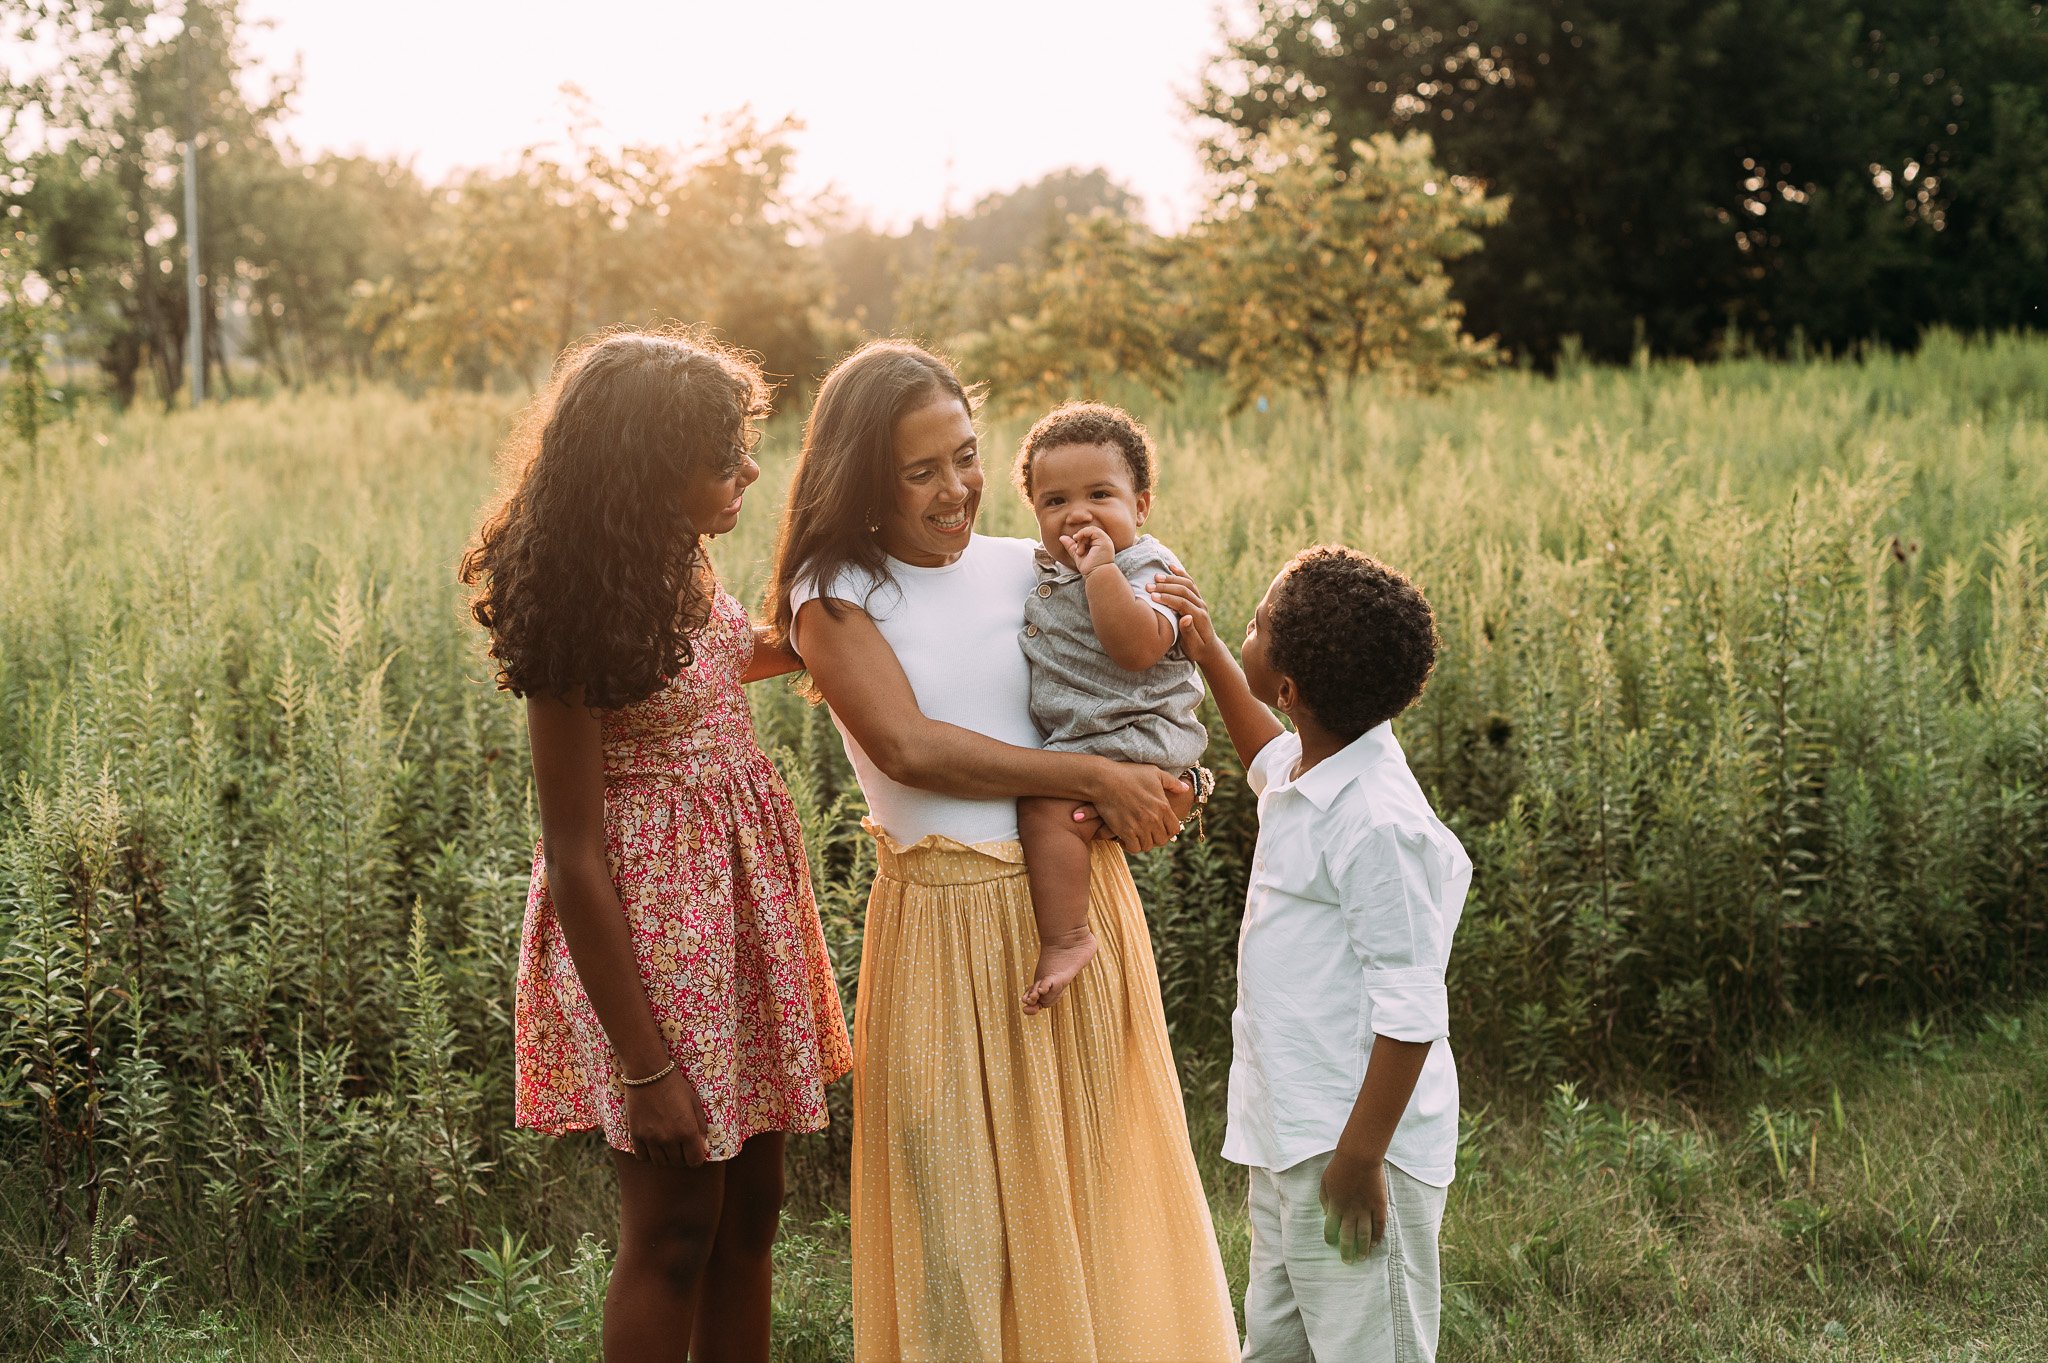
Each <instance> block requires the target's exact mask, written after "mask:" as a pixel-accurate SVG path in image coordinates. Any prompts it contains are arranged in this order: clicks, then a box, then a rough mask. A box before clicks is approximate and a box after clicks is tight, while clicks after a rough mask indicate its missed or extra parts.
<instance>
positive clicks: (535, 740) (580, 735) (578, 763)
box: [526, 695, 710, 1166]
mask: <svg viewBox="0 0 2048 1363" xmlns="http://www.w3.org/2000/svg"><path fill="white" fill-rule="evenodd" d="M526 731H527V736H528V740H529V742H530V744H531V746H532V748H533V784H534V791H535V794H536V795H537V796H538V798H539V801H540V827H541V847H542V849H543V856H544V860H543V863H542V865H543V870H544V873H545V874H546V876H547V883H548V893H549V895H550V897H551V898H552V899H553V900H554V904H555V916H556V917H557V918H558V919H559V920H560V921H561V924H562V940H563V941H564V942H565V943H567V945H568V947H569V959H570V960H572V961H573V962H575V965H576V976H577V978H578V979H579V980H581V981H582V982H583V992H584V993H585V994H587V995H589V997H590V1006H591V1007H592V1008H593V1009H594V1010H596V1013H597V1020H598V1021H599V1022H600V1023H601V1024H603V1026H604V1034H605V1037H606V1039H607V1040H609V1041H610V1042H611V1046H612V1054H613V1055H614V1056H616V1057H617V1061H618V1065H619V1067H620V1071H621V1073H622V1074H623V1075H624V1076H625V1077H627V1078H631V1079H644V1078H646V1077H647V1076H648V1075H651V1074H654V1073H657V1072H658V1071H660V1069H661V1068H662V1067H663V1066H664V1065H667V1064H669V1063H670V1060H671V1056H670V1055H669V1049H668V1043H667V1042H666V1041H664V1040H663V1039H662V1036H661V1032H660V1031H659V1030H658V1029H657V1028H656V1026H655V1023H654V1012H653V1010H652V1009H650V1008H649V1007H648V1005H647V992H646V990H645V989H644V988H643V987H642V985H641V982H640V962H639V960H638V958H637V957H636V956H635V955H634V952H633V940H632V936H631V933H630V932H629V930H628V928H627V925H626V914H625V911H624V909H622V908H621V907H620V904H619V894H618V890H617V889H616V888H614V886H613V884H612V876H611V867H610V865H609V863H608V861H607V859H606V855H605V838H604V744H603V740H602V737H601V735H600V733H599V729H598V720H597V716H596V715H595V714H594V713H593V712H592V711H591V710H590V709H589V708H588V707H587V706H585V705H584V704H583V703H582V697H581V696H580V695H578V696H576V697H573V698H571V699H569V700H560V699H555V698H551V697H544V696H529V697H528V698H527V701H526ZM626 1127H627V1130H628V1132H629V1133H630V1134H631V1136H632V1140H633V1153H634V1154H636V1155H638V1156H640V1157H641V1158H642V1159H647V1160H651V1161H652V1162H654V1163H656V1164H689V1165H692V1166H695V1165H699V1164H702V1163H703V1162H704V1160H705V1157H706V1156H707V1155H709V1153H710V1148H709V1145H708V1143H707V1141H706V1139H705V1129H704V1115H703V1109H702V1108H701V1106H699V1104H698V1101H697V1090H696V1086H695V1085H693V1084H692V1083H691V1082H690V1078H689V1076H688V1075H686V1074H684V1073H683V1072H682V1070H681V1069H677V1070H675V1071H674V1072H673V1073H671V1074H670V1075H669V1076H668V1077H667V1078H665V1079H663V1080H661V1081H660V1082H659V1083H654V1084H648V1085H645V1086H634V1087H629V1088H627V1090H626Z"/></svg>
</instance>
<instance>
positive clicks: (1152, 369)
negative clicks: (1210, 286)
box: [951, 209, 1185, 411]
mask: <svg viewBox="0 0 2048 1363" xmlns="http://www.w3.org/2000/svg"><path fill="white" fill-rule="evenodd" d="M1171 253H1172V246H1171V243H1169V242H1166V241H1163V240H1161V239H1160V238H1158V237H1156V236H1155V235H1154V234H1153V233H1151V232H1149V231H1147V230H1146V229H1145V228H1144V227H1143V226H1142V225H1140V224H1138V223H1135V222H1132V221H1131V220H1130V219H1128V218H1123V217H1119V216H1117V215H1115V214H1113V213H1110V212H1108V211H1106V210H1102V209H1098V210H1096V212H1094V213H1092V214H1090V215H1089V216H1088V217H1086V218H1080V219H1076V220H1074V221H1073V223H1072V224H1071V225H1070V228H1069V230H1068V231H1067V232H1066V233H1065V235H1063V236H1062V237H1061V238H1060V240H1059V242H1058V244H1057V245H1056V246H1055V247H1054V248H1053V250H1052V253H1051V261H1050V263H1049V264H1048V265H1046V266H1045V267H1044V268H1043V269H1040V270H1035V271H1032V270H1026V269H1019V268H1017V267H1015V266H1004V267H1002V268H1000V269H998V270H997V271H996V274H995V278H994V280H993V282H992V284H991V285H990V287H991V289H992V290H993V292H994V294H995V301H994V303H993V304H992V306H991V309H990V310H991V311H992V312H993V313H994V314H995V315H994V316H993V317H992V318H991V319H990V320H989V321H988V323H987V324H986V325H985V326H983V327H982V328H980V329H979V330H976V331H971V332H968V333H967V334H965V335H963V336H961V337H959V338H957V339H956V340H955V341H954V343H953V345H952V347H951V350H952V353H953V356H954V359H955V360H956V361H957V362H958V363H959V364H960V366H961V367H962V368H963V369H964V370H965V371H966V372H967V373H970V374H977V375H980V376H981V380H980V381H981V382H983V383H986V384H987V385H988V389H989V395H990V399H991V401H993V402H994V403H995V404H996V405H997V407H998V409H999V410H1005V411H1025V410H1036V411H1043V410H1044V409H1045V408H1047V407H1050V406H1052V405H1054V404H1055V403H1059V402H1062V401H1065V400H1067V399H1069V398H1075V397H1080V396H1083V395H1085V394H1088V393H1092V392H1094V391H1095V386H1096V385H1097V384H1098V383H1099V382H1100V380H1101V376H1103V375H1106V374H1115V375H1117V376H1118V377H1119V378H1121V379H1122V380H1124V381H1126V382H1129V383H1134V384H1142V385H1144V386H1145V387H1146V388H1147V389H1149V390H1150V391H1152V392H1153V393H1155V394H1166V393H1170V392H1171V391H1173V389H1174V388H1175V387H1176V386H1177V384H1178V381H1179V378H1180V367H1181V366H1180V358H1179V356H1178V355H1176V354H1175V352H1174V348H1173V347H1174V339H1175V337H1174V331H1175V327H1176V324H1177V322H1178V321H1179V318H1178V314H1180V313H1181V312H1183V311H1185V305H1184V304H1183V303H1182V302H1181V300H1180V299H1179V298H1178V297H1177V296H1176V295H1175V294H1174V293H1173V292H1172V291H1171V290H1170V289H1169V288H1168V286H1167V282H1166V270H1167V265H1168V261H1169V260H1170V259H1171Z"/></svg>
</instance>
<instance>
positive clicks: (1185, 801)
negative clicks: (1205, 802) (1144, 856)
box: [1092, 759, 1195, 852]
mask: <svg viewBox="0 0 2048 1363" xmlns="http://www.w3.org/2000/svg"><path fill="white" fill-rule="evenodd" d="M1096 786H1097V789H1096V791H1095V798H1094V800H1093V801H1092V804H1093V806H1094V809H1093V811H1092V812H1094V813H1095V814H1098V815H1100V816H1101V818H1102V822H1103V826H1104V827H1106V828H1107V829H1108V830H1109V831H1110V833H1111V835H1112V836H1114V837H1115V838H1116V840H1117V841H1118V842H1120V843H1122V844H1123V845H1124V850H1125V851H1126V852H1149V851H1151V850H1152V849H1153V848H1155V847H1158V846H1161V845H1162V844H1164V843H1166V842H1167V841H1169V840H1170V839H1171V838H1172V837H1173V836H1174V834H1176V833H1178V832H1180V821H1181V817H1182V816H1183V815H1184V814H1186V813H1187V811H1188V810H1189V809H1192V808H1193V807H1194V798H1195V793H1194V791H1192V790H1191V789H1189V788H1188V783H1187V782H1185V781H1183V780H1181V779H1180V777H1178V776H1176V775H1174V774H1173V773H1172V772H1170V771H1164V770H1161V769H1160V768H1158V767H1154V766H1151V765H1149V764H1147V763H1143V762H1112V761H1108V760H1107V759H1105V760H1104V762H1103V765H1102V774H1101V775H1100V776H1099V777H1098V778H1097V781H1096ZM1176 800H1178V802H1179V806H1180V807H1179V808H1176V807H1175V804H1176Z"/></svg>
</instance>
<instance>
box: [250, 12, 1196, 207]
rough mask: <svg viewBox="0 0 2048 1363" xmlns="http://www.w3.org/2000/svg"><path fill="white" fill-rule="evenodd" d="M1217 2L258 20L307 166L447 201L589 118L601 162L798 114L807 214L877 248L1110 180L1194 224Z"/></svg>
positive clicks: (264, 51)
mask: <svg viewBox="0 0 2048 1363" xmlns="http://www.w3.org/2000/svg"><path fill="white" fill-rule="evenodd" d="M1218 3H1219V0H1028V2H1027V3H1000V4H998V3H989V0H781V3H769V4H748V3H741V2H740V0H722V2H721V3H716V4H710V3H704V2H703V0H667V3H662V2H661V0H576V2H575V3H571V0H557V2H556V3H535V2H534V0H496V3H486V2H485V0H247V3H246V4H245V5H244V7H243V13H244V15H245V16H246V17H247V18H248V19H250V20H252V21H253V20H269V21H272V23H273V24H274V27H273V28H272V29H271V30H270V31H269V32H267V33H265V32H257V33H252V35H251V36H252V40H253V44H254V46H255V48H256V51H257V53H258V54H259V56H260V57H261V58H262V59H263V60H264V61H265V62H266V63H268V64H272V65H276V66H286V65H288V64H289V63H290V62H291V60H292V59H293V57H294V55H295V54H296V55H297V56H298V58H299V59H300V61H301V63H302V78H301V80H300V85H299V98H298V113H297V115H296V117H295V118H294V119H293V120H292V121H291V123H290V124H289V127H288V130H289V132H290V134H291V135H292V136H293V137H294V138H295V139H296V140H297V141H298V143H299V145H300V146H301V147H302V148H304V149H306V150H308V151H320V150H336V151H367V152H370V153H372V154H376V155H385V156H397V157H410V158H412V160H413V163H414V165H415V166H416V168H417V169H418V170H419V171H420V172H421V173H422V174H424V175H426V176H428V177H430V178H438V177H439V176H441V175H443V174H445V173H446V172H447V171H448V170H449V169H450V168H452V167H457V166H489V165H501V164H505V163H508V162H509V161H510V160H511V158H512V157H513V156H515V155H516V154H517V153H518V151H519V149H520V148H522V147H524V146H527V145H530V144H532V143H535V142H541V141H549V140H553V139H556V138H558V137H559V136H560V134H561V132H562V129H563V127H564V124H565V108H564V104H563V101H562V98H561V97H560V95H559V94H558V93H557V92H558V90H559V88H560V87H561V86H562V84H563V83H564V82H573V83H574V84H575V85H577V86H579V87H580V88H581V89H582V90H583V91H584V93H585V94H586V95H588V96H589V97H590V100H591V102H592V105H593V112H594V114H595V116H596V117H597V119H598V121H599V123H600V124H601V125H602V128H603V135H602V140H603V141H604V142H606V143H610V144H617V143H621V142H654V143H677V142H695V141H697V140H699V139H700V138H701V137H702V136H703V135H704V133H705V130H706V123H705V120H706V119H707V118H709V117H712V116H715V115H717V114H720V113H722V112H725V111H728V110H731V109H736V108H738V107H739V106H741V105H743V104H744V105H750V106H751V107H752V108H753V110H754V112H755V114H756V115H757V116H758V117H759V118H760V119H761V120H762V122H764V123H771V122H773V121H774V120H775V119H777V118H779V117H780V116H781V115H783V114H785V113H790V114H794V115H796V116H797V117H798V118H800V119H802V120H803V122H804V124H805V125H806V127H805V131H804V132H803V133H801V134H800V135H799V136H798V138H797V140H796V143H795V145H796V148H797V163H796V169H795V176H794V179H795V182H796V186H797V188H798V189H799V190H800V191H805V192H809V191H815V190H819V189H823V188H826V187H827V186H830V187H832V188H834V189H836V190H837V191H838V193H839V194H840V196H841V197H842V198H843V199H844V200H845V201H846V202H847V203H848V204H849V205H850V206H853V207H854V208H856V209H865V210H866V211H867V213H868V214H869V216H871V217H872V218H873V220H875V221H876V222H877V223H878V224H879V225H883V226H887V227H902V226H905V225H907V224H908V223H909V222H911V221H912V220H915V219H920V218H921V219H927V220H929V219H931V218H934V217H936V216H937V215H938V214H939V213H940V212H941V211H942V210H944V209H946V208H948V207H951V208H954V209H962V208H965V207H967V206H968V205H970V204H971V203H973V201H974V200H975V199H976V198H978V197H979V196H980V195H982V194H985V193H987V192H989V191H991V190H999V189H1012V188H1015V187H1016V186H1018V185H1020V184H1023V183H1025V182H1027V181H1030V180H1033V179H1036V178H1037V177H1039V176H1040V175H1043V174H1045V173H1046V172H1047V171H1050V170H1055V169H1058V168H1059V167H1062V166H1078V167H1081V168H1084V169H1085V168H1089V167H1094V166H1101V167H1102V168H1104V169H1105V170H1107V171H1108V172H1109V173H1110V174H1111V176H1113V177H1114V178H1115V179H1117V180H1118V181H1120V182H1121V183H1123V184H1124V185H1126V186H1128V187H1129V188H1130V189H1132V190H1134V191H1136V192H1137V193H1138V194H1140V195H1141V196H1142V197H1143V198H1144V199H1145V201H1146V207H1147V210H1148V213H1149V215H1150V216H1151V217H1152V219H1153V220H1154V222H1155V224H1156V225H1158V226H1160V227H1164V228H1174V227H1179V226H1182V225H1184V224H1185V222H1186V221H1187V219H1188V218H1189V217H1191V216H1192V215H1193V212H1194V209H1195V206H1196V202H1197V186H1198V184H1199V177H1200V166H1199V161H1198V159H1197V157H1196V154H1195V140H1196V133H1195V132H1194V130H1193V128H1192V127H1191V125H1190V124H1189V123H1188V122H1187V121H1186V120H1185V119H1184V118H1183V116H1182V114H1181V108H1182V101H1183V99H1184V98H1185V97H1186V96H1187V95H1189V94H1191V93H1192V92H1193V91H1194V89H1195V87H1196V83H1197V79H1198V77H1199V74H1200V72H1201V70H1202V67H1203V64H1204V62H1205V60H1206V59H1207V57H1208V56H1209V54H1210V53H1211V52H1212V51H1213V50H1214V49H1215V47H1216V46H1217V36H1216V35H1217V32H1218V18H1217V9H1216V6H1217V4H1218Z"/></svg>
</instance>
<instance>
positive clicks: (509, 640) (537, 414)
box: [461, 331, 768, 709]
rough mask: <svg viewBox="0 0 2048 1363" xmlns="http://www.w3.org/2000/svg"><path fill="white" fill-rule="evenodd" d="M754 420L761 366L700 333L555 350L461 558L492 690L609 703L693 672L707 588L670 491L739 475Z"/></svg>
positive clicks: (759, 406) (693, 534)
mask: <svg viewBox="0 0 2048 1363" xmlns="http://www.w3.org/2000/svg"><path fill="white" fill-rule="evenodd" d="M767 414H768V386H767V384H766V382H765V381H764V380H763V379H762V377H761V371H760V370H759V369H757V368H755V366H754V365H753V363H752V362H751V361H750V360H749V359H748V358H747V357H746V356H744V355H742V354H741V353H740V352H738V351H736V350H732V349H729V348H727V347H725V346H723V345H720V344H718V343H717V342H716V341H712V340H709V339H706V338H704V337H702V336H698V335H694V334H690V333H687V332H666V331H655V332H649V331H614V332H609V333H604V334H601V335H597V336H593V337H591V338H589V339H588V340H585V341H583V342H581V343H579V344H578V345H575V346H573V347H571V348H570V349H569V350H567V351H564V352H563V354H562V357H561V358H560V359H559V360H558V361H556V363H555V372H554V376H553V377H552V379H551V380H550V381H549V383H548V386H547V389H546V390H545V391H544V392H543V393H542V394H541V395H540V397H539V398H538V399H537V400H535V402H534V403H533V405H532V406H531V407H530V408H528V409H527V412H526V414H525V416H524V417H523V418H522V419H521V421H520V422H519V425H518V427H517V428H516V429H515V430H514V431H513V432H512V435H511V437H510V438H509V439H508V440H507V441H506V442H505V446H504V449H503V450H502V451H501V459H502V461H503V463H504V464H505V466H506V474H507V486H506V490H505V492H504V494H503V495H502V497H501V498H500V500H499V501H498V503H497V504H496V505H495V506H494V507H493V508H492V509H491V511H490V512H489V514H487V515H486V516H485V518H484V522H483V525H482V526H481V527H480V528H479V529H478V531H477V537H476V540H475V542H474V543H473V544H472V545H471V546H470V548H469V551H468V552H467V553H465V554H464V555H463V557H462V570H461V575H462V581H463V582H464V583H466V584H468V585H469V586H470V587H473V588H475V595H474V596H473V597H472V599H471V601H470V614H471V615H473V616H475V617H476V622H477V623H478V624H480V625H482V626H483V627H484V628H485V629H487V630H489V631H490V634H491V656H492V657H494V658H496V659H497V660H498V684H499V685H500V686H501V687H503V688H504V689H506V690H508V691H510V692H512V693H513V694H514V695H517V696H530V695H545V696H562V697H566V696H569V695H571V694H573V693H575V692H577V691H579V690H580V691H581V692H582V696H583V701H584V703H585V704H586V705H589V706H590V707H592V708H593V709H615V708H617V707H620V706H624V705H630V704H632V703H633V702H635V701H638V700H644V699H645V698H646V697H648V696H650V695H652V694H653V693H654V692H655V691H657V690H659V689H660V688H661V687H662V685H663V684H665V683H666V682H667V681H668V679H669V678H671V677H673V676H674V675H675V674H676V672H677V671H678V670H680V669H681V668H684V667H687V666H689V665H690V662H691V661H692V652H691V647H690V637H691V635H692V634H693V633H694V632H695V631H696V630H698V629H699V628H701V627H702V626H703V624H704V622H705V620H706V619H707V618H708V617H709V615H710V608H711V591H712V588H713V586H714V583H715V579H714V578H713V577H712V574H711V570H710V565H709V564H708V563H707V562H706V560H705V557H704V551H703V547H702V545H701V543H700V539H701V537H700V536H699V535H698V533H697V531H696V530H695V529H694V528H693V527H692V526H691V525H690V524H689V523H688V521H687V520H686V519H685V517H684V516H683V513H682V502H683V498H684V495H685V493H686V492H687V490H688V489H689V488H690V487H691V486H692V484H694V483H696V482H698V481H699V480H701V479H704V478H711V477H719V476H722V475H725V474H728V473H730V472H731V471H732V470H733V469H734V468H736V467H737V466H738V464H739V461H740V460H741V459H742V458H744V457H745V455H746V453H747V450H748V448H749V446H750V445H751V444H752V442H753V440H754V438H755V430H756V424H757V423H758V422H760V421H761V420H762V419H763V418H765V417H766V416H767Z"/></svg>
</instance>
